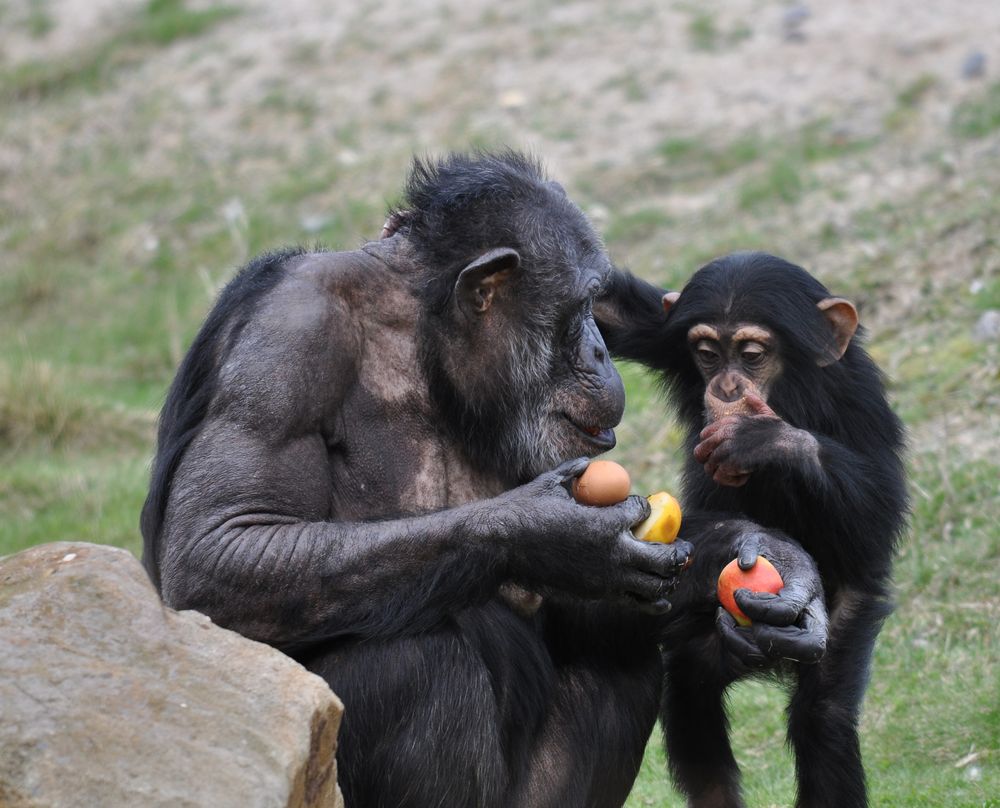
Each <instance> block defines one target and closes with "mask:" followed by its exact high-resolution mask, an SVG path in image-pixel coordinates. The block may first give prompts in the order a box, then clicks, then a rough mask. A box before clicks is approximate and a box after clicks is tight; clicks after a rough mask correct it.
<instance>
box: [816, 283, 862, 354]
mask: <svg viewBox="0 0 1000 808" xmlns="http://www.w3.org/2000/svg"><path fill="white" fill-rule="evenodd" d="M816 308H818V309H819V310H820V311H821V312H822V313H823V316H824V317H825V318H826V321H827V323H829V325H830V330H831V331H832V332H833V333H832V337H833V341H832V343H831V345H830V351H829V354H828V355H827V356H825V357H821V358H819V359H818V360H816V361H817V364H819V366H820V367H826V366H827V365H832V364H833V363H834V362H836V361H838V360H839V359H840V357H842V356H843V355H844V352H845V351H846V350H847V346H848V345H850V344H851V337H853V336H854V332H855V331H857V330H858V310H857V309H856V308H854V304H853V303H851V301H850V300H845V299H844V298H842V297H828V298H826V299H824V300H821V301H820V302H819V303H817V304H816Z"/></svg>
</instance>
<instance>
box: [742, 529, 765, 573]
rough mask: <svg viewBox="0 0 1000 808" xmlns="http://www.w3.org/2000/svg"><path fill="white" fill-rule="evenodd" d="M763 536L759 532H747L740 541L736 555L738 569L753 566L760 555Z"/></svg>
mask: <svg viewBox="0 0 1000 808" xmlns="http://www.w3.org/2000/svg"><path fill="white" fill-rule="evenodd" d="M763 542H764V537H763V536H762V535H761V534H760V533H747V534H746V535H744V537H743V539H742V541H741V542H740V551H739V554H738V555H737V556H736V558H737V561H738V563H739V565H740V569H741V570H743V571H744V572H746V571H748V570H750V569H752V568H753V565H754V564H756V563H757V559H758V558H759V557H760V549H761V547H762V546H763Z"/></svg>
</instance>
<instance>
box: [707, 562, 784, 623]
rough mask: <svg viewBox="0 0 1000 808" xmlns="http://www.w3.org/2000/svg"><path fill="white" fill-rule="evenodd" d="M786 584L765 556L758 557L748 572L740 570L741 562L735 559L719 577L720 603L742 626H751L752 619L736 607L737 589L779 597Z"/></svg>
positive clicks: (724, 568)
mask: <svg viewBox="0 0 1000 808" xmlns="http://www.w3.org/2000/svg"><path fill="white" fill-rule="evenodd" d="M784 585H785V582H784V581H782V580H781V576H780V575H779V574H778V571H777V570H776V569H775V568H774V565H773V564H772V563H771V562H770V561H768V560H767V559H766V558H764V556H757V563H756V564H754V565H753V566H752V567H751V568H750V569H748V570H742V569H740V565H739V560H738V559H735V558H734V559H733V560H732V561H730V562H729V563H728V564H726V566H725V567H723V569H722V573H721V574H720V575H719V588H718V593H719V603H721V604H722V606H723V608H724V609H725V610H726V611H727V612H729V613H730V614H731V615H732V616H733V617H734V618H736V622H737V623H739V624H740V625H741V626H749V625H750V618H749V617H747V616H746V615H745V614H744V613H743V610H742V609H740V607H739V606H737V605H736V598H735V597H734V596H733V595H734V593H735V592H736V590H737V589H749V590H750V591H751V592H770V593H771V594H772V595H777V594H778V593H779V592H780V591H781V588H782V587H783V586H784Z"/></svg>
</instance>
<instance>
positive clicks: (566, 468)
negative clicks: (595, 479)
mask: <svg viewBox="0 0 1000 808" xmlns="http://www.w3.org/2000/svg"><path fill="white" fill-rule="evenodd" d="M589 465H590V458H589V457H576V458H573V459H572V460H566V461H564V462H563V463H560V464H559V465H558V466H556V467H555V468H554V469H552V471H547V472H545V473H544V474H543V475H541V477H539V478H538V479H539V480H542V481H544V482H545V483H547V484H549V485H551V486H552V487H553V488H555V487H556V486H565V485H566V484H567V483H569V482H570V481H571V480H573V479H574V478H575V477H579V476H580V475H581V474H583V472H585V471H586V470H587V466H589Z"/></svg>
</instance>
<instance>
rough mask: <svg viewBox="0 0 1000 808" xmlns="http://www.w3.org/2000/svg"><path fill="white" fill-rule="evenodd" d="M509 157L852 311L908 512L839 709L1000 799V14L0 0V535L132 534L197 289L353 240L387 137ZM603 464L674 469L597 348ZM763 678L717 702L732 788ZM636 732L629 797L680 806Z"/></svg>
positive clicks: (656, 235)
mask: <svg viewBox="0 0 1000 808" xmlns="http://www.w3.org/2000/svg"><path fill="white" fill-rule="evenodd" d="M499 145H511V146H515V147H518V148H524V149H529V150H531V151H533V152H534V153H536V154H537V155H538V156H539V157H541V158H542V159H543V160H544V162H545V163H546V164H547V166H548V168H549V171H550V174H551V175H552V177H553V178H555V179H558V180H559V181H560V182H562V183H563V184H564V185H565V186H566V188H567V189H568V191H569V193H570V195H571V196H572V197H573V198H574V199H575V200H576V201H577V202H578V203H579V204H580V205H581V206H582V207H583V209H584V210H585V211H586V212H587V213H588V214H589V215H590V217H591V218H592V219H593V221H594V223H595V224H596V226H597V228H598V229H599V230H600V231H601V232H602V233H603V235H604V237H605V239H606V241H607V245H608V248H609V250H610V252H611V254H612V257H613V259H614V260H615V261H616V262H617V263H618V264H620V265H623V266H628V267H629V268H631V269H632V270H633V271H634V272H636V273H637V274H639V275H641V276H643V277H646V278H648V279H650V280H653V281H656V282H658V283H660V284H662V285H665V286H670V287H674V288H677V287H679V286H680V285H681V284H682V283H683V282H684V280H685V279H686V278H687V277H688V276H689V275H690V274H691V273H692V272H693V271H694V270H695V269H696V268H697V267H698V266H700V265H701V264H702V263H704V262H705V261H706V260H708V259H709V258H711V257H713V256H716V255H719V254H721V253H725V252H729V251H731V250H735V249H746V248H759V249H766V250H768V251H770V252H775V253H778V254H780V255H783V256H785V257H787V258H789V259H790V260H792V261H794V262H796V263H800V264H802V265H804V266H805V267H806V268H808V269H810V270H811V271H812V272H813V273H815V274H816V275H818V276H819V277H820V279H821V280H822V281H824V282H825V283H826V285H827V286H828V287H830V288H831V290H832V291H833V292H834V294H838V295H842V296H846V297H850V298H852V299H853V300H854V301H856V302H857V303H858V304H859V307H860V310H861V314H862V322H863V324H864V325H866V327H867V329H868V333H869V346H870V349H871V351H872V353H873V354H874V356H875V357H876V359H877V360H878V361H879V362H880V363H881V365H882V366H883V368H884V369H885V370H886V372H887V373H888V374H889V376H890V378H891V391H892V397H893V402H894V406H895V407H896V409H897V411H898V412H899V413H900V415H901V416H902V417H903V419H904V421H905V422H906V424H907V426H908V429H909V434H910V445H911V454H910V459H909V468H910V474H911V485H912V494H913V503H914V512H913V518H912V527H911V530H910V532H909V534H908V536H907V539H906V541H905V542H904V545H903V548H902V552H901V555H900V559H899V563H898V566H897V571H898V572H897V581H898V602H899V608H898V610H897V612H896V614H895V615H894V616H893V617H892V618H891V619H890V621H889V622H888V624H887V626H886V629H885V631H884V632H883V635H882V639H881V641H880V644H879V649H878V653H877V657H876V664H875V670H874V674H873V682H872V686H871V689H870V690H869V695H868V700H867V704H866V710H865V715H864V721H863V746H864V753H865V757H866V762H867V765H868V770H869V778H870V783H871V792H872V802H873V804H874V805H879V806H998V805H1000V706H998V705H1000V662H998V631H997V623H998V621H1000V588H998V583H997V581H998V578H1000V535H998V534H1000V527H998V524H1000V490H998V486H1000V473H998V472H1000V415H998V407H1000V4H998V3H997V2H996V0H966V1H965V2H956V1H955V0H952V1H951V2H936V3H931V2H925V3H914V2H912V0H883V1H882V2H879V3H874V2H864V1H863V0H827V2H823V3H820V2H811V3H805V4H800V3H788V2H779V1H777V0H728V1H727V2H721V0H717V1H716V2H696V1H695V0H687V1H683V2H682V1H679V0H620V1H619V2H593V1H590V2H588V1H587V0H580V1H579V2H546V0H507V2H504V3H502V4H501V3H490V2H486V0H461V1H460V2H459V1H458V0H407V1H406V2H404V0H378V1H377V2H374V1H372V2H369V0H359V1H358V2H346V0H344V1H343V2H320V1H319V0H283V2H278V0H247V1H246V2H241V1H240V0H230V2H215V0H212V1H209V0H0V346H2V353H0V555H2V554H7V553H11V552H15V551H17V550H19V549H21V548H24V547H27V546H29V545H32V544H36V543H41V542H48V541H54V540H59V539H82V540H87V541H95V542H106V543H112V544H117V545H120V546H123V547H126V548H128V549H130V550H132V551H133V552H136V553H138V552H139V550H140V539H139V533H138V526H137V524H138V514H139V509H140V507H141V504H142V501H143V499H144V496H145V489H146V484H147V480H148V474H149V467H150V460H151V456H152V452H153V445H154V431H155V424H156V417H157V412H158V409H159V407H160V406H161V404H162V402H163V399H164V394H165V392H166V388H167V386H168V384H169V382H170V380H171V378H172V375H173V372H174V370H175V368H176V367H177V365H178V363H179V361H180V359H181V357H182V356H183V353H184V351H185V350H186V347H187V345H188V343H189V342H190V340H191V338H192V337H193V335H194V333H195V331H196V329H197V327H198V325H199V324H200V322H201V320H202V318H203V317H204V315H205V314H206V312H207V310H208V308H209V307H210V305H211V303H212V301H213V299H214V296H215V295H216V293H217V292H218V290H219V289H220V287H221V285H222V284H224V283H225V282H226V281H227V280H228V279H229V278H230V277H231V276H232V274H233V272H234V271H235V269H236V268H237V267H238V266H239V265H241V264H242V263H243V262H245V261H246V260H247V259H248V258H249V257H251V256H252V255H254V254H256V253H258V252H260V251H262V250H265V249H268V248H271V247H277V246H280V245H287V244H294V243H299V244H306V245H313V244H322V245H325V246H327V247H330V248H335V249H352V248H355V247H357V246H358V245H359V244H361V243H363V242H364V241H366V240H370V239H373V238H376V237H377V236H378V233H379V230H380V228H381V226H382V221H383V217H384V212H385V209H386V207H387V205H389V204H390V203H391V202H392V201H393V200H395V199H396V197H397V195H398V194H399V191H400V187H401V185H402V182H403V179H404V177H405V175H406V172H407V169H408V165H409V161H410V159H411V156H412V155H413V154H414V153H417V154H430V155H439V154H441V153H443V152H445V151H447V150H450V149H469V148H474V147H490V146H499ZM623 375H624V376H625V377H626V381H627V386H628V395H629V408H628V414H627V416H626V421H625V423H624V424H623V425H622V428H621V429H620V430H619V447H618V448H617V449H616V450H615V452H614V455H615V456H616V457H617V459H619V460H620V461H621V462H623V463H625V464H626V465H627V466H628V467H629V468H630V469H631V470H632V471H633V472H634V478H635V481H636V489H637V490H639V491H643V492H644V491H649V490H656V489H658V488H662V487H668V488H670V487H674V488H676V485H677V469H678V467H679V463H680V458H679V440H680V435H679V431H678V429H677V427H676V425H675V424H674V423H673V422H672V421H671V420H670V418H669V416H668V415H667V413H666V412H665V409H664V406H663V403H662V401H660V400H659V399H658V395H657V392H656V387H655V385H654V384H653V383H652V382H651V381H650V379H648V378H647V377H646V375H645V374H644V373H643V371H641V370H640V369H638V368H636V367H625V368H624V369H623ZM784 703H785V696H784V695H783V694H782V692H781V691H780V690H779V689H778V688H777V687H775V686H773V685H769V684H763V683H756V684H749V685H746V686H742V687H740V688H738V689H737V690H736V691H735V692H734V694H733V700H732V705H733V724H734V727H735V741H734V746H735V749H736V752H737V756H738V758H739V759H740V762H741V764H742V765H743V767H744V771H745V774H746V780H747V788H748V800H749V803H750V804H752V805H755V806H770V805H775V806H785V805H790V804H791V802H792V800H793V792H794V782H793V777H792V769H791V760H790V757H789V756H788V754H787V752H786V751H785V749H784V746H783V733H784V722H783V714H782V711H783V708H784ZM663 772H664V764H663V757H662V753H661V751H660V744H659V740H658V738H656V737H654V738H653V740H652V741H651V743H650V748H649V752H648V755H647V761H646V765H645V766H644V770H643V773H642V775H641V777H640V780H639V782H638V783H637V785H636V788H635V790H634V792H633V794H632V797H631V798H630V802H629V805H630V806H646V805H654V806H675V805H680V804H681V802H680V800H679V799H678V798H677V796H676V794H675V793H674V792H673V790H672V789H671V788H670V786H669V785H668V782H667V779H666V777H665V775H664V773H663Z"/></svg>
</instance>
